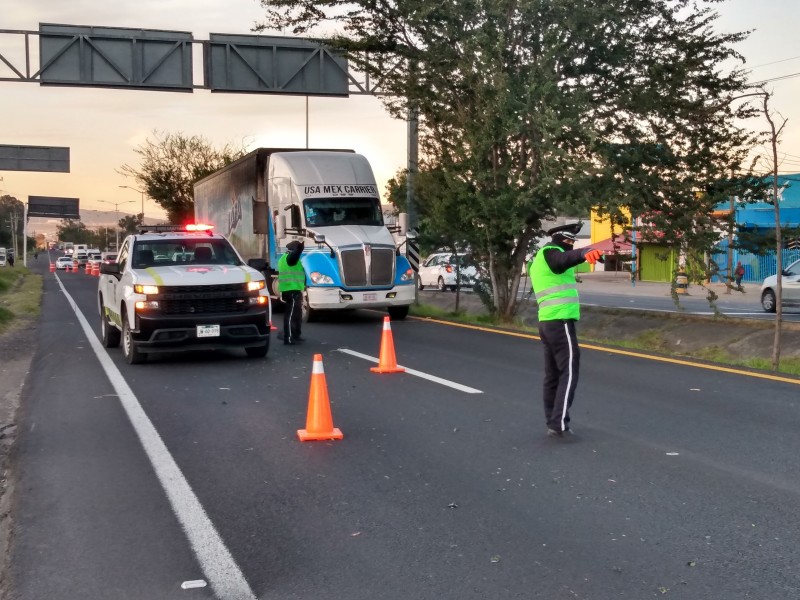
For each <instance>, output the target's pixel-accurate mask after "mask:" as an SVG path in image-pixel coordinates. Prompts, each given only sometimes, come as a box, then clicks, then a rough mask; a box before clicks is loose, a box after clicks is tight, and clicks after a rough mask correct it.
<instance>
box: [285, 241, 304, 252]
mask: <svg viewBox="0 0 800 600" xmlns="http://www.w3.org/2000/svg"><path fill="white" fill-rule="evenodd" d="M286 249H287V250H288V251H289V252H302V251H303V250H304V249H305V244H303V242H298V241H297V240H292V241H291V242H289V243H288V244H286Z"/></svg>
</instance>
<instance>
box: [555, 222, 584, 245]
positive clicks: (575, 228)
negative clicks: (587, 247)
mask: <svg viewBox="0 0 800 600" xmlns="http://www.w3.org/2000/svg"><path fill="white" fill-rule="evenodd" d="M582 228H583V223H569V224H567V225H559V226H558V227H553V228H552V229H548V230H547V235H549V236H551V237H555V236H559V237H561V238H562V239H567V240H572V241H575V238H576V236H577V235H578V233H579V232H580V230H581V229H582Z"/></svg>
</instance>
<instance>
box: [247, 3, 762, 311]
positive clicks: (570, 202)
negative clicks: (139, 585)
mask: <svg viewBox="0 0 800 600" xmlns="http://www.w3.org/2000/svg"><path fill="white" fill-rule="evenodd" d="M261 1H262V5H263V6H264V7H265V9H266V20H265V21H264V23H263V24H261V25H260V28H261V29H264V28H277V29H280V28H284V27H285V28H290V29H291V30H292V31H294V32H295V33H299V34H304V33H309V32H312V33H315V34H319V33H320V32H321V31H323V30H324V28H325V27H328V28H330V26H331V23H334V24H336V25H338V26H339V30H338V32H337V33H336V34H335V35H329V36H327V40H326V41H327V42H328V43H329V44H331V45H333V46H334V47H337V48H340V49H342V50H343V51H345V52H346V53H347V54H348V56H349V58H350V60H351V64H353V65H354V67H355V69H357V70H360V71H362V72H364V73H366V74H369V76H370V77H371V79H372V80H373V81H376V80H377V81H379V82H380V87H381V88H382V89H383V91H384V92H386V93H387V95H386V96H384V98H385V99H386V104H387V106H388V108H389V110H390V111H391V112H392V113H393V114H394V115H395V116H398V117H405V115H406V114H407V112H408V111H409V110H410V109H413V110H414V111H416V112H417V114H418V115H419V119H420V132H421V150H422V152H421V154H422V157H423V158H422V159H421V169H424V168H427V169H431V170H433V169H435V170H439V171H440V172H441V173H442V174H443V179H444V181H446V182H449V183H450V184H451V186H452V189H453V190H454V192H455V191H457V193H458V195H459V198H460V202H461V205H462V206H461V210H462V212H463V215H464V217H465V218H466V219H467V220H468V221H469V222H470V223H471V227H470V231H469V232H467V233H468V237H469V241H470V243H471V245H472V246H473V247H474V249H475V250H476V251H479V252H481V253H482V254H483V255H484V256H485V257H486V260H487V264H488V265H489V271H490V275H491V283H492V288H493V293H494V301H495V303H496V306H497V308H498V311H499V312H500V314H501V315H503V316H506V317H510V316H511V315H513V314H514V312H515V309H516V298H517V289H518V285H519V278H520V273H521V272H522V268H523V264H524V261H525V258H526V255H527V254H528V253H529V251H530V249H531V244H532V241H533V240H534V239H535V238H536V237H537V236H538V235H539V234H540V233H541V231H540V230H541V226H542V225H541V224H542V221H543V220H544V219H547V218H551V217H554V216H555V214H556V213H557V212H558V210H559V209H563V207H565V206H568V207H573V208H575V209H577V210H580V211H586V210H587V208H588V207H589V206H594V207H596V208H598V209H599V210H600V211H601V212H602V213H605V214H608V215H611V216H612V217H614V218H616V219H618V220H619V219H620V216H621V214H622V213H623V208H624V209H626V210H628V211H631V212H633V213H634V214H635V215H637V216H638V215H646V222H647V223H648V225H649V227H648V228H647V232H646V233H647V234H648V235H653V236H657V237H658V238H659V239H660V240H661V242H662V243H666V244H668V245H676V246H680V247H682V248H684V249H685V248H687V247H690V246H691V247H696V244H693V242H694V240H693V236H694V235H695V231H702V232H705V234H706V237H703V238H702V240H700V239H699V240H698V243H699V242H702V243H703V244H706V245H708V243H709V241H708V240H709V239H710V236H709V235H708V232H709V231H710V230H711V223H710V220H709V219H710V214H711V211H712V208H713V204H714V203H715V202H716V201H718V199H719V198H720V197H723V196H724V195H725V194H727V193H728V192H729V189H728V188H726V187H724V186H720V185H719V181H720V180H722V179H725V180H731V178H730V177H728V176H727V173H728V171H729V169H731V168H736V169H738V168H739V166H740V163H741V161H742V160H743V158H744V155H745V152H746V147H747V145H748V144H749V136H748V134H747V133H746V132H745V131H743V130H742V129H740V128H738V127H737V126H736V123H737V122H738V119H739V118H742V117H747V116H749V115H750V112H749V110H750V109H749V107H748V105H747V104H744V103H743V102H742V100H740V99H739V97H740V96H741V95H742V92H743V90H745V86H746V81H745V77H744V75H743V73H742V72H741V71H740V70H734V71H727V72H726V71H725V70H724V68H723V67H724V64H723V63H726V61H728V60H729V59H737V58H738V56H737V55H736V53H735V51H734V50H733V49H732V44H734V43H735V42H738V41H740V40H741V39H743V37H744V36H743V34H719V33H716V32H715V31H714V29H713V23H714V20H715V19H716V13H714V12H713V11H712V10H711V9H710V8H709V7H708V5H709V4H710V3H711V2H712V1H714V0H709V1H708V2H707V1H705V0H697V2H693V1H692V0H638V1H636V2H632V1H631V0H606V1H604V2H584V1H577V2H576V1H575V0H513V1H512V0H453V1H451V2H447V3H434V2H422V1H420V0H414V1H402V0H394V1H387V0H261ZM257 29H259V27H257ZM710 189H713V190H714V191H715V193H714V194H701V193H699V192H700V191H703V190H710ZM447 201H448V202H449V201H450V199H448V200H447ZM643 233H645V232H643Z"/></svg>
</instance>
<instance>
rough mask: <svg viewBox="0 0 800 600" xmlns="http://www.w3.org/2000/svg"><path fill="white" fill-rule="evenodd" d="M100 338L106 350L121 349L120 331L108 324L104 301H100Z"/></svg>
mask: <svg viewBox="0 0 800 600" xmlns="http://www.w3.org/2000/svg"><path fill="white" fill-rule="evenodd" d="M100 337H101V338H102V342H103V347H104V348H117V347H119V338H120V334H119V329H117V328H116V327H114V326H113V325H112V324H111V323H109V322H108V316H106V309H105V306H103V301H102V300H101V301H100Z"/></svg>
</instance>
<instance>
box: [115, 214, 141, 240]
mask: <svg viewBox="0 0 800 600" xmlns="http://www.w3.org/2000/svg"><path fill="white" fill-rule="evenodd" d="M143 222H144V214H143V213H139V214H137V215H135V216H134V215H126V216H124V217H122V218H121V219H120V220H119V222H118V223H117V224H118V225H119V228H120V229H121V230H122V232H121V234H120V235H121V236H127V235H132V234H134V233H136V232H137V231H138V230H139V228H140V227H141V226H142V223H143Z"/></svg>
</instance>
